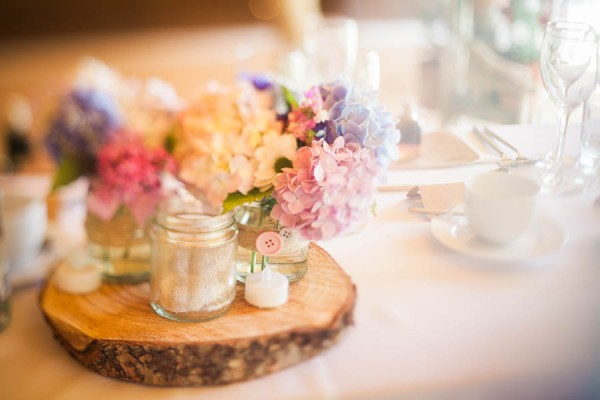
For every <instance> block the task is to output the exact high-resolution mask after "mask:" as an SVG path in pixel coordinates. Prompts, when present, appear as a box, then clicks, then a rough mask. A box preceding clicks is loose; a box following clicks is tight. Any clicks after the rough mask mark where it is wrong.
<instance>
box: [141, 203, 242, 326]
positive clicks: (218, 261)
mask: <svg viewBox="0 0 600 400" xmlns="http://www.w3.org/2000/svg"><path fill="white" fill-rule="evenodd" d="M237 233H238V231H237V227H236V225H235V223H234V220H233V213H232V212H228V213H225V214H221V215H217V216H211V215H207V214H204V213H202V212H198V211H190V210H189V209H188V210H181V211H178V212H173V211H169V212H165V211H163V210H160V211H159V212H158V214H157V217H156V221H155V223H154V225H153V226H152V228H151V230H150V237H151V239H152V255H151V258H150V271H151V272H150V304H151V305H152V308H154V310H155V311H156V312H157V313H158V314H159V315H160V316H162V317H165V318H169V319H173V320H176V321H188V322H199V321H205V320H209V319H213V318H216V317H218V316H221V315H223V314H224V313H225V312H226V311H227V310H228V309H229V306H231V304H232V303H233V300H234V298H235V285H236V279H235V258H236V252H237V246H238V242H237Z"/></svg>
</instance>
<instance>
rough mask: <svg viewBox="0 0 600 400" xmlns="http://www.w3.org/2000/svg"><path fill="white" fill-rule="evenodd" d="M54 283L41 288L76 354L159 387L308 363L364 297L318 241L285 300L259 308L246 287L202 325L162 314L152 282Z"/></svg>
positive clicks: (53, 323)
mask: <svg viewBox="0 0 600 400" xmlns="http://www.w3.org/2000/svg"><path fill="white" fill-rule="evenodd" d="M52 281H53V278H52V277H50V279H49V280H48V282H47V283H46V285H45V286H44V288H43V290H42V293H41V295H40V304H41V308H42V312H43V314H44V316H45V318H46V320H47V322H48V323H49V324H50V327H51V328H52V330H53V331H54V335H55V337H56V339H57V340H58V341H59V342H60V343H61V344H62V345H63V346H64V347H65V348H66V349H67V350H68V351H69V353H70V354H71V355H72V356H73V357H75V358H76V359H77V360H79V361H80V362H81V363H82V364H83V365H84V366H86V367H88V368H90V369H91V370H93V371H96V372H98V373H100V374H102V375H104V376H108V377H113V378H118V379H123V380H126V381H131V382H138V383H144V384H148V385H160V386H200V385H219V384H226V383H230V382H237V381H244V380H248V379H252V378H256V377H260V376H263V375H266V374H269V373H272V372H275V371H278V370H281V369H282V368H286V367H289V366H291V365H294V364H296V363H299V362H301V361H303V360H306V359H308V358H310V357H312V356H314V355H316V354H318V353H320V352H321V351H323V350H324V349H327V348H328V347H330V346H332V345H333V344H334V343H336V342H337V340H338V338H339V336H340V333H341V332H342V331H344V330H345V328H347V327H348V326H349V325H351V324H352V323H353V311H354V304H355V299H356V290H355V287H354V285H353V283H352V281H351V279H350V277H349V276H348V275H347V274H346V273H344V272H343V271H342V269H341V268H340V267H339V266H338V265H337V263H336V262H335V261H334V260H333V258H332V257H331V256H330V255H329V254H328V253H327V252H325V250H323V249H322V248H321V247H319V246H317V245H314V244H311V248H310V251H309V257H308V272H307V274H306V275H305V276H304V278H303V279H301V280H300V281H299V282H296V283H293V284H291V285H290V289H289V301H288V302H287V304H285V305H284V306H282V307H279V308H275V309H259V308H255V307H253V306H251V305H249V304H248V303H246V302H245V301H244V286H243V285H242V284H238V286H237V290H236V298H235V301H234V303H233V305H232V307H231V308H230V309H229V311H228V312H227V313H226V314H225V315H224V316H223V317H220V318H217V319H214V320H212V321H208V322H201V323H186V322H175V321H171V320H167V319H165V318H162V317H160V316H159V315H157V314H156V313H155V312H154V310H153V309H152V308H151V306H150V304H149V285H148V284H147V283H143V284H138V285H108V284H104V285H102V287H101V288H100V289H99V290H98V291H96V292H94V293H91V294H87V295H70V294H66V293H63V292H61V291H59V290H58V289H57V288H56V286H55V285H54V284H53V282H52Z"/></svg>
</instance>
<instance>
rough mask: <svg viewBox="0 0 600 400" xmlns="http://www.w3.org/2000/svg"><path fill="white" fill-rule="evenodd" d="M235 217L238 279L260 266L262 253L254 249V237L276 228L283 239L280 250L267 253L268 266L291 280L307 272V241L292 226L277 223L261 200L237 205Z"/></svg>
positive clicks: (243, 277) (240, 279) (243, 280)
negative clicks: (286, 226) (270, 255)
mask: <svg viewBox="0 0 600 400" xmlns="http://www.w3.org/2000/svg"><path fill="white" fill-rule="evenodd" d="M235 221H236V223H237V225H238V229H239V234H238V242H239V244H238V255H237V260H236V270H237V279H238V281H240V282H245V281H246V276H248V275H249V274H251V273H252V272H257V271H259V270H260V268H261V259H260V257H261V255H260V253H258V252H257V250H256V238H257V237H258V235H260V234H261V233H262V232H265V231H277V232H279V234H280V235H281V236H282V237H283V241H284V247H283V250H282V251H281V252H280V253H279V254H277V255H276V256H272V257H269V261H268V263H269V267H270V268H271V270H272V271H276V272H279V273H281V274H283V275H285V277H286V278H287V279H288V280H289V281H290V282H295V281H298V280H300V279H301V278H302V277H303V276H304V275H305V274H306V271H307V268H308V264H307V262H306V261H307V258H308V245H309V241H308V240H304V239H303V238H301V237H300V235H299V233H298V232H297V231H295V230H293V229H290V228H282V227H280V226H279V225H278V223H277V221H276V220H274V219H273V218H271V217H269V215H268V213H267V211H266V210H265V209H264V208H263V207H262V206H261V204H260V203H258V202H252V203H247V204H244V205H242V206H240V207H238V208H237V209H236V211H235ZM253 265H255V268H254V271H252V266H253Z"/></svg>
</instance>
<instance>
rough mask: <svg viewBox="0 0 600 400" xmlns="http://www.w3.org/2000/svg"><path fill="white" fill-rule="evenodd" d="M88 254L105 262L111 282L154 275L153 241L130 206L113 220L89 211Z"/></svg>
mask: <svg viewBox="0 0 600 400" xmlns="http://www.w3.org/2000/svg"><path fill="white" fill-rule="evenodd" d="M85 231H86V233H87V236H88V245H87V247H88V253H89V255H90V256H92V257H94V258H95V259H97V260H99V261H101V262H102V264H103V267H104V270H103V278H104V280H105V281H107V282H110V283H138V282H143V281H147V280H148V278H149V276H150V267H149V264H148V261H149V259H150V240H149V238H148V236H147V234H146V230H145V228H144V227H140V226H139V225H138V224H137V222H136V220H135V218H134V217H133V214H131V211H130V210H129V208H127V207H125V206H123V207H121V208H120V209H119V211H117V213H116V214H115V216H114V217H113V218H111V219H110V220H107V221H105V220H103V219H101V218H99V217H97V216H95V215H94V214H92V213H90V212H88V213H87V216H86V219H85Z"/></svg>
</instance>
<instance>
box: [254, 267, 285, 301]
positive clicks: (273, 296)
mask: <svg viewBox="0 0 600 400" xmlns="http://www.w3.org/2000/svg"><path fill="white" fill-rule="evenodd" d="M288 286H289V282H288V280H287V278H286V277H285V275H283V274H280V273H279V272H274V271H271V269H270V268H268V267H267V268H266V269H265V270H264V271H261V272H255V273H253V274H250V275H248V276H247V277H246V291H245V292H244V298H245V299H246V301H247V302H248V303H250V304H252V305H253V306H256V307H259V308H272V307H279V306H282V305H284V304H285V303H286V302H287V299H288Z"/></svg>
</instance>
